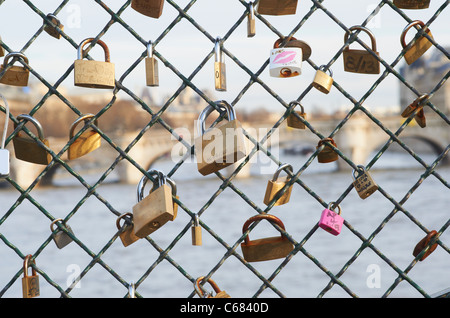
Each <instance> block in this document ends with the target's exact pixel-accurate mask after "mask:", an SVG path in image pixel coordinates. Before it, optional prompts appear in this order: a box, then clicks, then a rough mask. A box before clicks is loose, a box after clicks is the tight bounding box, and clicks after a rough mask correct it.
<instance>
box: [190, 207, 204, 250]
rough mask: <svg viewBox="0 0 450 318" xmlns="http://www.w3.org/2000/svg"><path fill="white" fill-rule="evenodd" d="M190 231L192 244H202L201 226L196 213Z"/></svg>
mask: <svg viewBox="0 0 450 318" xmlns="http://www.w3.org/2000/svg"><path fill="white" fill-rule="evenodd" d="M191 233H192V245H194V246H201V245H202V227H201V226H200V220H199V218H198V214H196V215H195V217H194V224H193V225H192V227H191Z"/></svg>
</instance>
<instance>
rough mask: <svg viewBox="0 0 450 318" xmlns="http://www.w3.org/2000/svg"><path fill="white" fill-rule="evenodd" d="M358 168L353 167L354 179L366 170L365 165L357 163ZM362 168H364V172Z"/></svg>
mask: <svg viewBox="0 0 450 318" xmlns="http://www.w3.org/2000/svg"><path fill="white" fill-rule="evenodd" d="M356 168H359V169H353V180H356V179H357V178H358V176H360V175H361V174H363V173H364V172H366V167H364V166H363V165H357V166H356ZM360 170H362V172H361V171H360ZM356 173H358V176H356Z"/></svg>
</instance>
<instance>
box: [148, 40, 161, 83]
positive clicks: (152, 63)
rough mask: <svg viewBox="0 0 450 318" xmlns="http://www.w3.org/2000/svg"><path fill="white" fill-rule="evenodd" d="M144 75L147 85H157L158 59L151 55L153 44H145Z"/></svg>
mask: <svg viewBox="0 0 450 318" xmlns="http://www.w3.org/2000/svg"><path fill="white" fill-rule="evenodd" d="M145 77H146V82H147V86H159V71H158V60H157V59H156V58H155V57H154V56H153V44H152V42H149V43H148V45H147V57H146V58H145Z"/></svg>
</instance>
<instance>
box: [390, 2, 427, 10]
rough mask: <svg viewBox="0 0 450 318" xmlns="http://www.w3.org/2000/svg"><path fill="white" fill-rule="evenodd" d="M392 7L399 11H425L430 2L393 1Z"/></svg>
mask: <svg viewBox="0 0 450 318" xmlns="http://www.w3.org/2000/svg"><path fill="white" fill-rule="evenodd" d="M394 5H395V6H396V7H397V8H399V9H426V8H428V7H429V6H430V0H394Z"/></svg>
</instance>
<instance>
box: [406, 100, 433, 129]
mask: <svg viewBox="0 0 450 318" xmlns="http://www.w3.org/2000/svg"><path fill="white" fill-rule="evenodd" d="M428 99H429V95H428V94H423V95H421V96H420V97H419V98H417V99H416V100H414V102H412V103H411V104H409V105H408V107H406V108H405V109H404V110H403V112H402V114H401V116H402V117H403V118H408V117H409V116H410V115H411V114H413V113H414V112H416V114H415V115H414V120H415V121H416V122H417V124H419V126H420V127H422V128H425V127H426V125H427V121H426V118H425V112H424V110H423V106H424V105H425V104H426V103H427V101H428Z"/></svg>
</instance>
